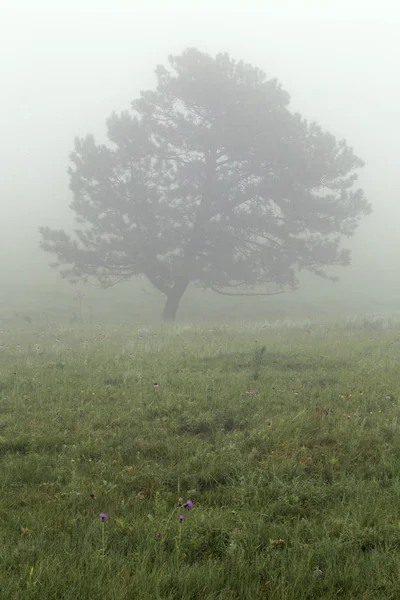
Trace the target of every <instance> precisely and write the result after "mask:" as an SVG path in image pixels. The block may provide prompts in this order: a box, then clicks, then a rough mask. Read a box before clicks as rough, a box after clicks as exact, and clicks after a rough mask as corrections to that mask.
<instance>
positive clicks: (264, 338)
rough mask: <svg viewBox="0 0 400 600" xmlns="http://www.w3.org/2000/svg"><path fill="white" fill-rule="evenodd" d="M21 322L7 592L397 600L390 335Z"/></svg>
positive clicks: (12, 368)
mask: <svg viewBox="0 0 400 600" xmlns="http://www.w3.org/2000/svg"><path fill="white" fill-rule="evenodd" d="M3 327H4V326H3ZM25 329H26V331H24V330H22V329H20V330H17V329H16V328H14V329H10V330H3V331H2V332H1V333H0V344H1V346H0V399H1V402H0V461H1V462H0V469H1V471H0V475H1V478H0V481H1V502H0V524H1V527H0V535H1V545H0V557H1V558H0V560H1V563H0V598H1V600H3V599H4V600H14V599H18V600H30V599H33V598H35V599H36V598H37V599H40V600H50V599H52V600H53V599H54V600H55V599H59V600H61V599H63V600H89V599H90V600H103V599H104V600H105V599H107V600H108V599H109V600H117V599H120V598H126V599H128V600H129V599H136V598H137V599H140V600H157V599H168V600H189V599H190V600H211V599H212V600H217V599H218V600H222V599H235V600H257V599H263V598H265V599H271V600H272V599H273V600H283V599H285V600H306V599H307V600H311V599H316V598H321V599H323V598H324V599H331V598H332V599H333V598H341V599H346V600H351V599H354V600H380V599H382V600H383V599H384V600H390V599H393V600H394V599H396V600H398V599H399V598H400V516H399V510H398V506H399V505H398V502H399V501H400V437H399V429H398V417H399V414H400V407H399V403H398V390H399V374H398V369H399V367H398V365H399V360H400V331H399V330H396V329H392V330H386V331H385V330H384V329H373V328H371V329H368V328H360V327H358V328H354V327H349V326H348V325H347V326H344V324H343V325H340V324H339V325H336V326H328V325H323V324H315V325H311V326H310V327H309V326H308V325H307V326H302V325H301V324H300V325H299V326H296V325H295V324H292V326H287V327H282V326H280V327H274V326H272V327H262V325H256V324H248V323H242V324H236V325H230V326H228V325H226V326H224V325H220V326H216V325H212V326H206V325H202V326H190V325H186V326H180V327H179V326H170V327H166V326H165V327H162V326H159V327H157V328H153V329H152V328H143V329H139V328H133V327H132V328H127V327H115V328H111V327H110V328H107V327H100V326H91V327H88V326H83V327H78V326H74V327H68V328H60V329H58V330H54V331H50V330H49V331H46V332H40V331H36V332H35V330H34V328H33V329H32V328H31V327H30V326H29V325H28V324H26V327H25ZM179 498H181V499H182V500H181V501H179ZM188 500H190V502H189V503H188V502H187V501H188ZM101 514H102V515H103V517H100V515H101ZM105 515H107V516H105ZM182 517H184V518H182Z"/></svg>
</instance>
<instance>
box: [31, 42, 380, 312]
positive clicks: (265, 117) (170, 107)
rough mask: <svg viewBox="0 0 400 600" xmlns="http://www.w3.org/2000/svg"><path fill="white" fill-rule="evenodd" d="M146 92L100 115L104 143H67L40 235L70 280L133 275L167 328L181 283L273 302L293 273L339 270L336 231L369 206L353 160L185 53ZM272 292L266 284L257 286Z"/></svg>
mask: <svg viewBox="0 0 400 600" xmlns="http://www.w3.org/2000/svg"><path fill="white" fill-rule="evenodd" d="M156 75H157V86H156V89H155V90H151V91H146V92H142V93H141V95H140V98H139V99H137V100H135V101H134V102H133V103H132V110H131V112H123V113H122V114H120V115H117V114H116V113H113V114H112V115H111V117H110V118H109V119H108V120H107V130H108V139H109V142H110V143H109V144H107V145H102V144H101V145H97V144H96V143H95V139H94V137H93V136H91V135H88V136H86V137H85V138H82V139H76V140H75V150H74V152H73V153H72V154H71V161H72V166H71V167H70V169H69V175H70V189H71V190H72V192H73V201H72V204H71V208H72V210H73V211H74V212H75V214H76V217H77V221H78V223H80V224H81V225H82V227H81V228H79V229H77V230H76V231H75V235H74V236H73V237H71V236H70V235H67V233H65V232H64V231H57V230H51V229H50V228H48V227H42V228H41V229H40V231H41V235H42V241H41V247H42V248H43V249H44V250H45V251H48V252H51V253H53V254H55V255H56V257H57V261H56V263H53V265H52V266H57V267H60V266H61V267H63V269H62V275H63V276H64V277H68V278H69V279H70V281H71V282H76V281H79V280H92V279H95V280H97V281H98V282H100V284H101V285H103V286H105V287H106V286H110V285H113V284H115V283H117V282H120V281H125V280H128V279H130V278H131V277H133V276H136V275H144V276H145V277H147V279H148V280H149V281H150V282H151V283H152V285H153V286H154V287H155V288H156V289H157V290H159V291H160V292H162V293H163V294H164V295H165V297H166V302H165V306H164V312H163V317H164V318H165V319H174V318H175V315H176V312H177V309H178V306H179V302H180V300H181V298H182V296H183V295H184V293H185V291H186V289H187V287H188V285H189V284H190V283H191V282H193V283H195V284H196V285H199V286H201V287H203V288H208V289H211V290H213V291H215V292H217V293H220V294H228V295H259V294H265V295H268V294H271V293H279V292H282V291H285V290H287V289H293V288H295V287H296V286H297V280H296V272H297V270H299V269H307V270H308V271H312V272H314V273H316V274H318V275H321V276H324V277H328V275H327V273H326V272H325V271H324V268H325V267H327V266H331V265H348V264H349V262H350V254H349V251H348V250H345V249H341V242H342V238H343V236H351V235H353V233H354V232H355V230H356V228H357V226H358V224H359V221H360V218H361V217H362V216H363V215H367V214H369V212H370V210H371V208H370V205H369V203H368V202H367V200H366V199H365V198H364V194H363V191H362V190H360V189H355V190H354V189H353V184H354V182H355V181H356V179H357V172H356V171H357V169H359V168H361V167H362V166H363V162H362V161H361V160H360V159H359V158H357V157H356V156H355V155H354V153H353V150H352V149H351V148H349V147H348V145H347V144H346V142H345V141H339V142H338V141H337V140H336V139H335V137H334V136H333V135H331V134H330V133H327V132H325V131H323V130H322V129H321V127H320V126H319V125H318V124H316V123H315V122H308V121H306V120H305V119H303V118H302V117H301V115H299V114H297V113H292V112H291V111H290V110H289V108H288V107H289V101H290V98H289V95H288V94H287V92H285V91H284V90H283V89H282V87H281V86H280V84H279V83H278V82H277V80H275V79H272V80H271V79H267V77H266V75H265V74H264V73H263V72H262V71H261V70H259V69H257V68H254V67H252V66H250V65H247V64H244V63H243V62H236V61H234V60H233V59H231V58H230V57H229V56H228V55H227V54H217V56H216V57H215V58H214V57H211V56H209V55H207V54H204V53H202V52H200V51H199V50H196V49H187V50H186V51H185V52H183V54H182V55H180V56H170V57H169V68H166V67H163V66H158V67H157V69H156ZM271 286H272V287H271Z"/></svg>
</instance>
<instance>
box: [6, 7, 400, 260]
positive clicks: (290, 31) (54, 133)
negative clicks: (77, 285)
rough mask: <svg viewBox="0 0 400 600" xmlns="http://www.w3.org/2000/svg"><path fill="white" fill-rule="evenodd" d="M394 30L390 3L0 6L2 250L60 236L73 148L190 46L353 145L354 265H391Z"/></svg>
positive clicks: (396, 15) (395, 165)
mask: <svg viewBox="0 0 400 600" xmlns="http://www.w3.org/2000/svg"><path fill="white" fill-rule="evenodd" d="M399 25H400V8H399V7H398V3H397V2H396V1H395V0H393V1H392V2H389V1H388V0H387V1H386V2H385V1H384V0H383V1H381V2H379V3H378V2H371V1H369V0H364V1H361V0H347V1H345V0H298V1H296V0H286V1H285V0H264V1H263V0H230V1H228V0H213V1H211V0H192V1H189V0H186V1H183V0H131V1H128V0H69V1H64V0H48V1H45V0H0V76H1V80H0V81H1V83H0V86H1V87H0V133H1V136H0V164H1V171H0V204H1V207H2V209H3V210H2V213H1V215H2V218H1V221H0V240H1V241H0V246H1V248H2V249H5V250H6V251H7V253H8V251H9V249H10V248H11V249H12V248H21V246H22V245H23V244H24V243H25V244H27V245H26V249H27V250H28V246H29V248H34V247H36V244H37V237H38V236H37V227H38V225H39V224H42V223H45V224H50V225H54V226H59V225H61V226H62V224H63V222H64V221H65V218H66V217H68V215H69V211H68V203H69V201H70V195H69V191H68V189H67V186H68V179H67V175H66V169H67V166H68V154H69V152H70V151H71V150H72V147H73V139H74V137H75V136H76V135H78V136H82V135H85V134H86V133H95V134H96V136H97V137H98V139H102V138H103V136H104V132H105V119H106V118H107V117H108V116H109V114H110V113H111V112H112V111H113V110H114V109H115V110H117V111H120V110H123V109H126V108H129V105H130V101H131V100H132V99H133V98H135V97H136V96H137V95H138V93H139V91H140V90H141V89H146V88H148V87H151V86H153V85H154V81H155V78H154V75H153V72H154V68H155V66H156V65H157V64H158V63H165V62H166V61H167V56H168V55H169V54H174V53H180V52H181V51H183V50H184V49H185V48H186V47H187V46H196V47H198V48H199V49H200V50H203V51H206V52H210V53H216V52H219V51H222V52H229V53H230V54H231V55H232V56H233V57H234V58H236V59H238V60H245V61H247V62H250V63H252V64H254V65H255V66H258V67H260V68H262V69H263V70H264V71H265V72H266V73H267V75H268V76H270V77H277V78H278V79H279V80H280V82H281V83H282V85H283V87H284V88H285V89H286V90H287V91H288V92H289V93H290V95H291V97H292V106H293V108H294V109H296V110H299V111H300V112H301V113H302V114H303V115H304V116H305V117H307V118H310V119H311V120H314V119H315V120H317V121H319V122H320V123H321V124H322V125H323V126H324V127H326V128H327V129H329V130H330V131H331V132H332V133H333V134H335V135H337V136H338V137H339V138H340V137H345V138H346V139H347V141H348V142H349V144H350V145H352V146H353V147H354V148H355V150H356V153H357V154H358V155H359V156H360V157H361V158H362V159H364V160H365V161H366V163H367V164H366V167H365V169H364V172H363V176H362V185H363V187H364V188H365V190H366V193H367V195H368V197H369V199H370V200H371V201H372V203H373V205H374V215H373V216H371V217H369V218H368V219H367V220H366V221H365V224H364V225H363V227H362V229H361V230H360V233H359V234H357V240H359V241H358V242H357V243H358V244H361V245H359V246H358V248H362V251H361V254H360V252H358V255H357V253H356V254H355V261H356V264H358V263H359V261H360V260H362V256H368V257H371V259H373V260H374V261H375V262H376V263H377V264H378V263H379V265H380V264H382V265H386V264H387V263H388V261H389V260H391V259H392V257H393V253H394V252H397V251H398V250H399V249H400V240H399V241H398V239H397V238H398V237H399V236H398V234H397V223H398V221H399V217H400V208H399V201H398V200H399V191H398V188H399V185H398V172H399V170H400V151H399V138H400V135H399V134H400V119H399V117H400V68H399V67H400V37H399V29H400V28H399ZM29 251H30V250H29ZM3 252H4V250H3ZM47 260H48V257H44V261H45V262H46V261H47ZM392 266H393V265H392Z"/></svg>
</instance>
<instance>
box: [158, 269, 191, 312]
mask: <svg viewBox="0 0 400 600" xmlns="http://www.w3.org/2000/svg"><path fill="white" fill-rule="evenodd" d="M188 285H189V280H187V279H182V280H180V281H177V282H176V283H175V285H174V287H173V288H171V290H170V291H169V292H168V294H167V299H166V301H165V304H164V310H163V314H162V317H163V320H164V321H175V317H176V313H177V311H178V307H179V303H180V301H181V299H182V297H183V294H184V293H185V291H186V288H187V286H188Z"/></svg>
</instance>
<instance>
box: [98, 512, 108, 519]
mask: <svg viewBox="0 0 400 600" xmlns="http://www.w3.org/2000/svg"><path fill="white" fill-rule="evenodd" d="M99 516H100V519H101V520H102V521H104V520H105V519H107V515H106V513H100V515H99Z"/></svg>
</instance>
